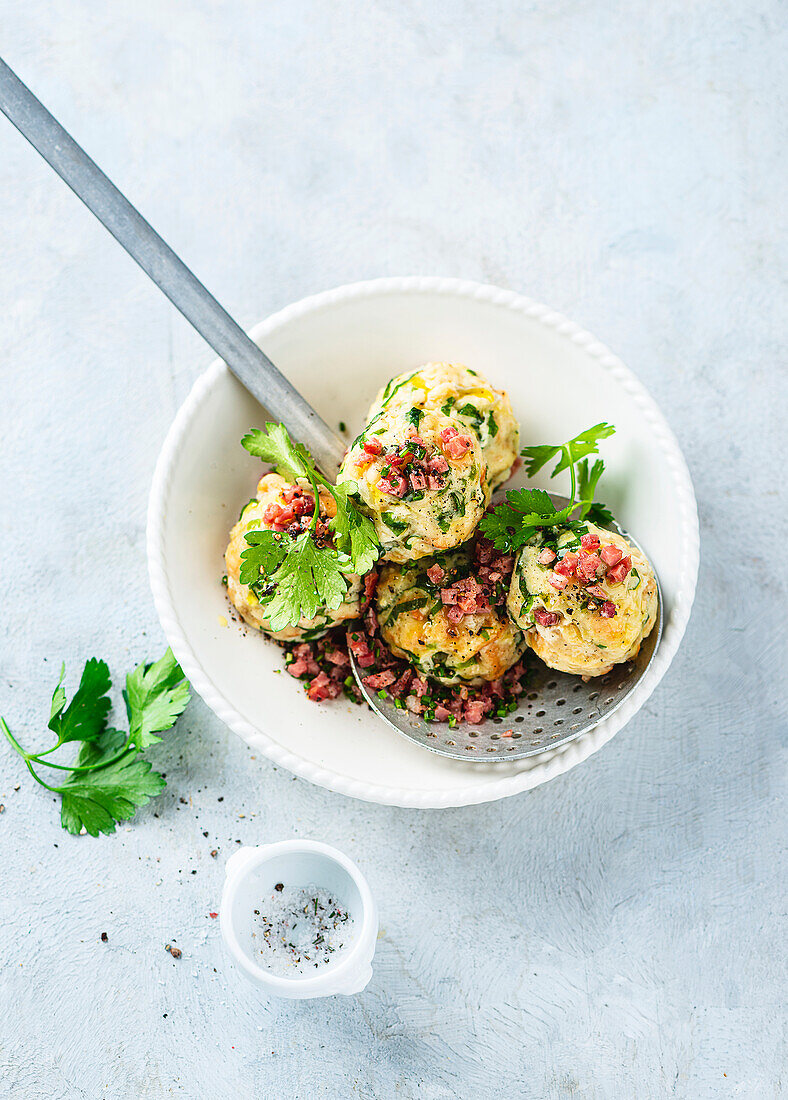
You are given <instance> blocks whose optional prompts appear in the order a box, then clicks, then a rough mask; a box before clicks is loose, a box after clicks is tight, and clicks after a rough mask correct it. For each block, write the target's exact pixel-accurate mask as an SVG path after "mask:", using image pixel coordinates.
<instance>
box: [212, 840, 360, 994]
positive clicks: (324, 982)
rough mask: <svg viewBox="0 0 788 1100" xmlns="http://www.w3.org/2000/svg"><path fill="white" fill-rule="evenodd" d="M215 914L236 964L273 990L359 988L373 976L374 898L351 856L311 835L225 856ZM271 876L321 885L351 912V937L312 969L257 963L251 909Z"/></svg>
mask: <svg viewBox="0 0 788 1100" xmlns="http://www.w3.org/2000/svg"><path fill="white" fill-rule="evenodd" d="M225 876H226V877H225V881H224V890H223V891H222V904H221V913H220V915H219V919H220V924H221V930H222V939H223V940H224V945H225V947H226V948H227V950H228V952H229V953H230V956H231V958H232V959H233V961H234V962H235V964H236V966H237V967H238V969H239V970H240V971H241V973H242V974H243V975H244V977H245V978H248V980H249V981H250V982H251V983H252V984H253V985H256V986H257V987H258V989H260V990H262V991H263V992H265V993H267V994H269V995H270V996H272V997H288V998H290V999H291V1000H299V1001H301V1000H307V999H311V998H313V997H331V996H334V995H336V994H344V995H345V996H350V995H351V994H353V993H360V992H361V990H362V989H365V988H366V986H367V985H368V984H369V980H370V978H371V977H372V958H373V956H374V954H375V947H376V944H377V938H378V910H377V906H376V905H375V899H374V898H373V897H372V893H371V891H370V889H369V885H368V884H367V880H366V879H365V878H364V876H363V875H362V873H361V871H360V870H359V869H358V867H357V866H356V864H355V863H354V862H353V860H352V859H348V857H347V856H346V855H345V854H344V852H340V851H339V849H338V848H332V847H331V846H330V845H329V844H323V843H321V842H320V841H317V840H280V841H278V842H277V843H275V844H263V845H261V846H260V847H257V848H239V850H238V851H237V852H234V853H233V854H232V855H231V856H230V858H229V859H228V860H227V866H226V868H225ZM277 882H285V883H287V885H288V886H289V887H292V888H294V889H296V890H299V889H301V888H303V887H308V886H310V885H313V886H319V887H322V888H323V889H324V890H327V891H328V892H329V893H330V894H331V895H332V896H333V897H334V898H335V899H336V900H337V901H338V902H339V903H340V905H343V906H344V907H345V908H346V910H347V911H348V913H350V916H351V917H352V918H353V922H354V929H355V935H354V939H353V942H352V944H350V946H349V947H347V949H346V950H344V951H343V952H342V953H341V954H340V955H338V956H337V957H336V958H335V959H333V960H332V962H331V965H329V966H326V967H324V968H323V969H321V970H319V971H318V972H317V973H316V974H314V975H309V974H293V975H292V976H291V975H279V974H274V973H272V972H271V971H270V970H268V969H267V968H266V967H264V966H260V965H259V963H258V961H257V960H258V957H259V955H258V950H257V946H256V944H255V943H254V941H253V938H252V933H253V931H254V927H255V920H254V910H255V909H256V908H257V907H258V906H259V905H260V902H261V900H262V899H263V898H265V897H266V896H267V895H269V894H270V892H271V890H272V889H273V887H274V884H275V883H277Z"/></svg>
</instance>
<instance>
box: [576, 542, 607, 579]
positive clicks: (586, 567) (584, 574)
mask: <svg viewBox="0 0 788 1100" xmlns="http://www.w3.org/2000/svg"><path fill="white" fill-rule="evenodd" d="M601 570H602V562H601V560H600V557H599V554H586V552H585V551H584V550H581V551H580V554H579V556H578V559H577V563H576V564H575V576H576V577H577V578H578V580H581V581H592V580H594V579H595V578H596V577H597V576H598V574H599V573H600V572H601Z"/></svg>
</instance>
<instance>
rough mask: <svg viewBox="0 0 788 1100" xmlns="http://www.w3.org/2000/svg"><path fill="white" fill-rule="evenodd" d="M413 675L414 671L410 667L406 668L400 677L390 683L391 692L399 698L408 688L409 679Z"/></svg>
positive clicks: (411, 678)
mask: <svg viewBox="0 0 788 1100" xmlns="http://www.w3.org/2000/svg"><path fill="white" fill-rule="evenodd" d="M414 676H415V672H414V671H413V669H412V668H406V669H405V671H404V672H403V673H402V675H401V676H400V678H399V679H398V680H397V681H396V682H395V683H393V684H392V685H391V694H392V695H393V696H394V697H395V698H396V699H400V698H401V697H402V696H403V695H404V694H405V693H406V692H407V690H408V688H409V687H410V685H411V681H412V680H413V677H414Z"/></svg>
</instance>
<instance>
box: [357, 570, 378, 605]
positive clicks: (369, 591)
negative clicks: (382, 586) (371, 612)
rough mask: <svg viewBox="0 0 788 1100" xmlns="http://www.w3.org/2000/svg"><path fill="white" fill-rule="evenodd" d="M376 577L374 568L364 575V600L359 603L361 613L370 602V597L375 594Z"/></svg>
mask: <svg viewBox="0 0 788 1100" xmlns="http://www.w3.org/2000/svg"><path fill="white" fill-rule="evenodd" d="M378 578H379V574H378V573H376V572H375V571H374V570H373V571H372V572H371V573H367V575H366V576H365V577H364V601H363V603H362V604H361V612H362V614H363V613H364V612H365V611H366V610H367V608H368V607H369V605H370V604H371V603H372V597H373V596H374V595H375V589H376V588H377V587H378Z"/></svg>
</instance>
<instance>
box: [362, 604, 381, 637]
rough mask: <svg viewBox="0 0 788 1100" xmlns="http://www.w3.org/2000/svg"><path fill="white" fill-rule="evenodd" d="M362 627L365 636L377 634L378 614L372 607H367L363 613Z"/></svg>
mask: <svg viewBox="0 0 788 1100" xmlns="http://www.w3.org/2000/svg"><path fill="white" fill-rule="evenodd" d="M364 626H365V628H366V631H367V634H377V632H378V613H377V611H376V610H375V608H374V607H368V608H367V610H366V611H365V612H364Z"/></svg>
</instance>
